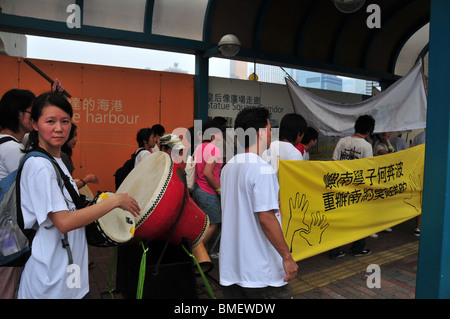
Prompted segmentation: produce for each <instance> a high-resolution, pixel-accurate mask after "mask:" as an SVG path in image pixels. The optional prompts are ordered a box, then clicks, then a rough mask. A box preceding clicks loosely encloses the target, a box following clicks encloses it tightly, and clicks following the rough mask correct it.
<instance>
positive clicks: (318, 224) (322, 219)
mask: <svg viewBox="0 0 450 319" xmlns="http://www.w3.org/2000/svg"><path fill="white" fill-rule="evenodd" d="M305 215H306V212H305ZM328 226H330V225H329V224H328V222H327V216H325V215H321V214H320V212H315V213H311V223H310V224H309V226H307V228H300V229H299V230H298V232H299V235H300V237H302V238H303V239H304V240H306V242H307V243H308V245H309V246H314V245H318V244H320V243H321V242H322V235H323V233H324V231H325V230H326V229H327V228H328ZM294 234H295V232H294Z"/></svg>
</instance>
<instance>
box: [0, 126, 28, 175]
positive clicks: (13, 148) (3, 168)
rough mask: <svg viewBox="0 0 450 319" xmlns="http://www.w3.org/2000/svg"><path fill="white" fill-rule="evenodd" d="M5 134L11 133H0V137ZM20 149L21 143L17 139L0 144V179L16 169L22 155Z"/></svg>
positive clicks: (21, 147)
mask: <svg viewBox="0 0 450 319" xmlns="http://www.w3.org/2000/svg"><path fill="white" fill-rule="evenodd" d="M7 136H11V135H5V134H0V138H2V137H7ZM11 137H12V136H11ZM14 139H15V138H14ZM22 149H23V145H22V143H20V142H19V141H17V139H15V141H7V142H4V143H2V144H0V180H1V179H3V178H5V177H6V176H8V175H9V174H10V173H11V172H12V171H14V170H16V169H17V167H18V166H19V162H20V159H21V158H22V157H23V155H24V153H23V152H22Z"/></svg>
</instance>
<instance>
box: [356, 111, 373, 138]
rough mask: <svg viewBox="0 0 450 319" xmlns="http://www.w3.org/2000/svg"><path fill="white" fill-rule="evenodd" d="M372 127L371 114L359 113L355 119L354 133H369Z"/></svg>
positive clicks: (371, 131)
mask: <svg viewBox="0 0 450 319" xmlns="http://www.w3.org/2000/svg"><path fill="white" fill-rule="evenodd" d="M374 129H375V119H374V118H373V117H372V116H371V115H361V116H359V117H358V118H357V119H356V122H355V133H360V134H363V135H366V134H369V135H371V134H372V133H373V130H374Z"/></svg>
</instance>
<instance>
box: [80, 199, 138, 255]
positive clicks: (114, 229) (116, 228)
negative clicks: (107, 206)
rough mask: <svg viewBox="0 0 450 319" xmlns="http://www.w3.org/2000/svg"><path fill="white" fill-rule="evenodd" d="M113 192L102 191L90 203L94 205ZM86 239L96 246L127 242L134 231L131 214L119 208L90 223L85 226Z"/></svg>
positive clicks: (110, 245) (133, 221) (116, 244)
mask: <svg viewBox="0 0 450 319" xmlns="http://www.w3.org/2000/svg"><path fill="white" fill-rule="evenodd" d="M114 195H115V194H114V193H111V192H103V193H101V194H99V195H97V196H96V197H95V198H94V199H93V201H92V203H91V204H93V205H95V204H96V203H98V202H101V201H102V200H104V199H106V198H108V197H111V196H114ZM85 228H86V239H87V242H88V244H89V245H91V246H97V247H112V246H118V245H122V244H125V243H127V242H129V241H130V240H131V239H132V238H133V236H134V232H135V220H134V217H133V215H132V214H131V213H130V212H128V211H125V210H123V209H120V208H115V209H113V210H112V211H110V212H109V213H107V214H105V215H104V216H103V217H100V218H99V219H97V220H96V221H94V222H92V223H90V224H89V225H87V226H86V227H85Z"/></svg>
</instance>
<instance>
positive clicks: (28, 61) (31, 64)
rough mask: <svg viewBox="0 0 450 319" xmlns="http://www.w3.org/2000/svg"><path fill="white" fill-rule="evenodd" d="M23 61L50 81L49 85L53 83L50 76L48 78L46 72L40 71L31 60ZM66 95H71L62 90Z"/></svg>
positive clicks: (69, 96)
mask: <svg viewBox="0 0 450 319" xmlns="http://www.w3.org/2000/svg"><path fill="white" fill-rule="evenodd" d="M23 62H25V63H26V64H28V65H29V66H30V67H31V68H32V69H33V70H35V71H36V72H37V73H39V74H40V75H41V76H42V77H43V78H44V79H46V80H47V81H48V82H50V84H51V85H53V83H54V82H55V81H53V80H52V78H50V77H49V76H48V75H47V74H45V73H44V72H42V71H41V69H39V68H38V67H37V66H36V65H34V63H33V62H31V61H30V60H28V59H23ZM62 93H63V94H64V95H65V96H66V97H68V98H71V97H72V95H70V94H69V92H67V91H66V90H64V91H63V92H62Z"/></svg>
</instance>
